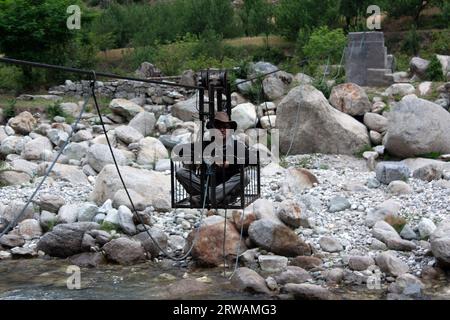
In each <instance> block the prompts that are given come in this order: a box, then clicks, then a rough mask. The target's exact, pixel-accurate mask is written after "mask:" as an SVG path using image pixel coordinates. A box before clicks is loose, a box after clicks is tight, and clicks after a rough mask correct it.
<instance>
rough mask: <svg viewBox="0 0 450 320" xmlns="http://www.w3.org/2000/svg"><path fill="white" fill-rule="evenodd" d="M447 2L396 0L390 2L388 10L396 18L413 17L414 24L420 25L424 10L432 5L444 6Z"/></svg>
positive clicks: (443, 0)
mask: <svg viewBox="0 0 450 320" xmlns="http://www.w3.org/2000/svg"><path fill="white" fill-rule="evenodd" d="M445 2H446V1H445V0H395V1H389V2H388V4H387V11H388V13H389V15H390V16H391V17H394V18H398V17H401V16H409V17H412V18H413V24H414V25H415V26H416V27H418V26H419V21H420V14H421V13H422V12H423V10H425V9H426V8H429V7H432V6H438V7H443V6H444V4H445Z"/></svg>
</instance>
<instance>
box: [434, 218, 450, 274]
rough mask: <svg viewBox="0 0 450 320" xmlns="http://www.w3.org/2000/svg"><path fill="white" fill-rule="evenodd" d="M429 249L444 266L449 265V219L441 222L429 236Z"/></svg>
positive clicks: (447, 266)
mask: <svg viewBox="0 0 450 320" xmlns="http://www.w3.org/2000/svg"><path fill="white" fill-rule="evenodd" d="M430 244H431V251H432V252H433V255H434V256H435V258H436V259H437V260H438V262H439V263H440V264H441V265H442V266H443V267H445V268H449V267H450V221H448V220H447V221H444V222H441V224H440V225H439V226H438V227H437V228H436V230H434V232H433V234H432V235H431V236H430Z"/></svg>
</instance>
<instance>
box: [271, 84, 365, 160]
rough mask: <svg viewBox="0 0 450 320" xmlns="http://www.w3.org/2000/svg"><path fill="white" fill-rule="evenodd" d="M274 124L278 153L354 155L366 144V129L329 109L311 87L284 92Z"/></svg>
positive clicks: (335, 110)
mask: <svg viewBox="0 0 450 320" xmlns="http://www.w3.org/2000/svg"><path fill="white" fill-rule="evenodd" d="M277 123H278V127H279V128H280V152H282V153H287V151H289V149H290V153H291V154H301V153H328V154H355V153H357V152H359V151H360V150H361V149H362V148H363V147H365V146H367V145H370V138H369V132H368V131H367V128H366V126H364V125H363V124H362V123H360V122H358V121H357V120H355V119H354V118H353V117H351V116H349V115H347V114H345V113H342V112H340V111H339V110H337V109H335V108H333V107H331V105H330V104H329V103H328V101H327V100H326V98H325V97H324V95H323V94H322V93H321V92H320V91H318V90H317V89H315V88H314V87H313V86H311V85H301V86H298V87H296V88H294V89H292V90H291V91H290V92H289V93H288V95H287V96H286V97H285V98H284V99H283V100H282V101H281V103H280V104H279V106H278V109H277ZM291 143H292V147H291Z"/></svg>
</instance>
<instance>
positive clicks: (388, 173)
mask: <svg viewBox="0 0 450 320" xmlns="http://www.w3.org/2000/svg"><path fill="white" fill-rule="evenodd" d="M375 172H376V175H377V180H378V181H380V182H381V183H383V184H390V183H391V182H392V181H398V180H401V181H407V180H408V179H409V177H410V175H411V171H410V170H409V168H408V167H407V166H406V165H404V164H403V163H401V162H391V161H384V162H379V163H378V164H377V166H376V168H375Z"/></svg>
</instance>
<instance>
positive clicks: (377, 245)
mask: <svg viewBox="0 0 450 320" xmlns="http://www.w3.org/2000/svg"><path fill="white" fill-rule="evenodd" d="M370 249H372V250H379V251H386V250H387V249H388V247H387V245H385V244H384V243H383V242H381V241H380V240H377V239H372V243H371V244H370Z"/></svg>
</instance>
